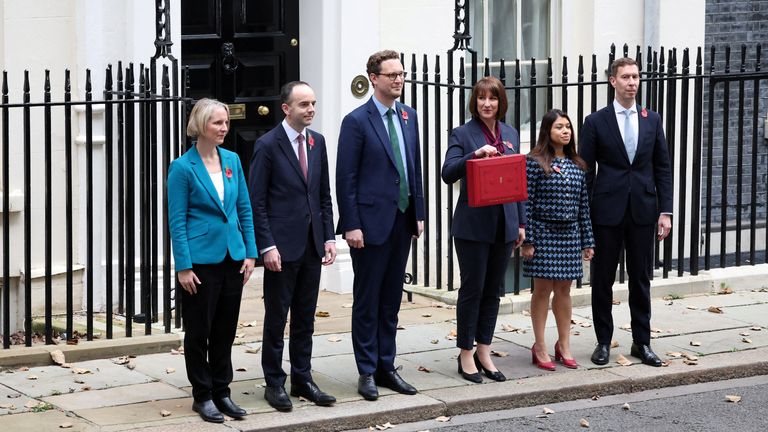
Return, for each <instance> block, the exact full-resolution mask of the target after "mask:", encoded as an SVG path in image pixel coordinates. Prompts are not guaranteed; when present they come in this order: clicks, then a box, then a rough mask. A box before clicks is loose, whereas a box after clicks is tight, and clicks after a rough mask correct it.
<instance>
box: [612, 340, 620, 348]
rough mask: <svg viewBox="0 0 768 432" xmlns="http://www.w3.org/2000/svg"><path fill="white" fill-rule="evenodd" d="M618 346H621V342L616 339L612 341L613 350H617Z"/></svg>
mask: <svg viewBox="0 0 768 432" xmlns="http://www.w3.org/2000/svg"><path fill="white" fill-rule="evenodd" d="M618 346H619V341H617V340H615V339H614V340H612V341H611V348H616V347H618Z"/></svg>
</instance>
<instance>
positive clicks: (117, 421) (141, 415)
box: [74, 397, 202, 428]
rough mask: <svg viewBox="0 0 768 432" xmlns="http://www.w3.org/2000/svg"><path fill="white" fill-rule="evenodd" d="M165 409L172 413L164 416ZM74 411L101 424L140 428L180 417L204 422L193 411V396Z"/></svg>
mask: <svg viewBox="0 0 768 432" xmlns="http://www.w3.org/2000/svg"><path fill="white" fill-rule="evenodd" d="M163 410H166V411H169V412H170V415H168V416H166V417H163V416H162V415H161V412H162V411H163ZM74 413H75V414H77V415H78V416H80V417H82V418H84V419H86V420H88V421H90V422H92V423H94V424H96V425H99V426H121V425H122V426H131V427H133V428H139V427H140V426H152V425H157V424H165V423H169V422H173V421H174V420H175V419H178V418H180V417H194V418H196V419H198V420H199V421H200V422H202V419H200V417H199V416H198V415H197V413H195V412H194V411H192V398H191V397H186V398H179V399H163V400H158V401H150V402H142V403H135V404H130V405H121V406H112V407H102V408H91V409H82V410H77V411H74Z"/></svg>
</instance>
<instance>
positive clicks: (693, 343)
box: [691, 341, 701, 346]
mask: <svg viewBox="0 0 768 432" xmlns="http://www.w3.org/2000/svg"><path fill="white" fill-rule="evenodd" d="M691 346H701V342H699V341H691Z"/></svg>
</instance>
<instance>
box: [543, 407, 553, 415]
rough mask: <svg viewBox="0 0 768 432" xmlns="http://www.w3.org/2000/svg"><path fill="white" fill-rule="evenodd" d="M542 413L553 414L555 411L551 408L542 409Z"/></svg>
mask: <svg viewBox="0 0 768 432" xmlns="http://www.w3.org/2000/svg"><path fill="white" fill-rule="evenodd" d="M542 412H543V413H544V414H554V413H555V410H553V409H552V408H548V407H544V409H543V410H542Z"/></svg>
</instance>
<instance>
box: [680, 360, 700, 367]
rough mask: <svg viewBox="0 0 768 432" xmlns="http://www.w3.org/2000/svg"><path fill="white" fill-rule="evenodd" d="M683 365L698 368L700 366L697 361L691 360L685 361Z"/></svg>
mask: <svg viewBox="0 0 768 432" xmlns="http://www.w3.org/2000/svg"><path fill="white" fill-rule="evenodd" d="M683 363H684V364H687V365H688V366H696V365H697V364H699V362H698V361H697V360H689V359H685V360H683Z"/></svg>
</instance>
